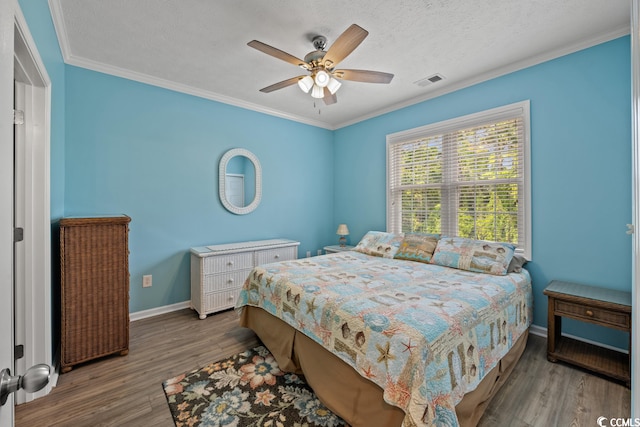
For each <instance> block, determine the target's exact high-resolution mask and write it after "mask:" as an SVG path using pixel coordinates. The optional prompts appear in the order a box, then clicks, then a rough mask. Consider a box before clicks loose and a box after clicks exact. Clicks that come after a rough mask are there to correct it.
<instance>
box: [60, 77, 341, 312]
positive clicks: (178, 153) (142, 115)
mask: <svg viewBox="0 0 640 427" xmlns="http://www.w3.org/2000/svg"><path fill="white" fill-rule="evenodd" d="M66 95H67V98H66V99H67V102H66V108H67V125H66V129H67V133H66V137H67V142H66V152H65V154H66V155H65V158H66V161H65V171H66V175H65V181H66V190H65V215H89V214H91V215H93V214H112V213H125V214H127V215H129V216H130V217H131V218H132V221H131V224H130V237H129V247H130V251H131V254H130V256H129V263H130V271H131V300H130V310H131V311H132V312H136V311H140V310H145V309H150V308H154V307H161V306H164V305H169V304H173V303H178V302H182V301H188V300H189V299H190V288H189V265H190V264H189V249H190V248H191V247H193V246H202V245H207V244H214V243H227V242H235V241H243V240H256V239H268V238H275V237H284V238H289V239H294V240H299V241H300V242H301V244H300V248H299V256H305V255H306V252H307V251H311V252H312V253H313V254H315V253H316V251H317V250H318V249H320V248H321V247H322V246H324V245H326V244H329V243H331V242H333V241H334V240H335V236H334V234H333V228H334V224H333V220H332V212H333V191H332V190H333V183H332V181H331V179H330V177H331V176H332V174H333V145H332V140H333V139H332V138H333V135H332V132H331V131H328V130H325V129H320V128H316V127H312V126H308V125H303V124H299V123H294V122H291V121H288V120H284V119H279V118H275V117H272V116H268V115H264V114H260V113H255V112H252V111H248V110H244V109H241V108H236V107H232V106H229V105H225V104H221V103H218V102H212V101H209V100H205V99H201V98H196V97H193V96H189V95H184V94H181V93H176V92H172V91H169V90H164V89H159V88H157V87H153V86H149V85H145V84H141V83H136V82H133V81H129V80H125V79H121V78H118V77H113V76H108V75H105V74H101V73H96V72H93V71H87V70H85V69H81V68H77V67H73V66H67V69H66ZM231 148H245V149H247V150H249V151H251V152H253V153H254V154H255V155H256V156H257V157H258V159H259V160H260V164H261V166H262V171H263V186H262V191H263V194H262V202H261V203H260V205H259V206H258V209H257V210H256V211H254V212H252V213H250V214H248V215H241V216H238V215H234V214H232V213H230V212H228V211H227V210H225V209H224V207H223V206H222V204H221V202H220V199H219V197H218V164H219V162H220V158H221V157H222V155H223V154H224V153H225V152H226V151H227V150H229V149H231ZM144 274H152V275H153V286H152V287H151V288H144V289H143V288H142V275H144Z"/></svg>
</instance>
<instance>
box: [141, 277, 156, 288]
mask: <svg viewBox="0 0 640 427" xmlns="http://www.w3.org/2000/svg"><path fill="white" fill-rule="evenodd" d="M152 283H153V276H152V275H151V274H146V275H144V276H142V287H143V288H150V287H151V285H152Z"/></svg>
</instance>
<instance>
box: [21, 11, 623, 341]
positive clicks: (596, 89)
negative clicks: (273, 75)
mask: <svg viewBox="0 0 640 427" xmlns="http://www.w3.org/2000/svg"><path fill="white" fill-rule="evenodd" d="M20 4H21V7H22V8H23V12H24V14H25V17H26V19H27V22H28V23H29V27H30V30H31V32H32V34H33V36H34V39H35V40H36V44H37V45H38V49H39V51H40V55H41V56H42V57H43V60H44V62H45V65H46V67H47V71H48V72H49V75H50V77H51V78H52V81H53V98H52V106H53V117H52V142H51V199H52V200H51V208H52V221H55V220H57V219H58V218H59V217H61V216H66V215H84V214H100V213H126V214H128V215H130V216H131V217H132V223H131V235H130V249H131V255H130V268H131V304H130V307H131V311H132V312H136V311H141V310H145V309H149V308H154V307H161V306H164V305H168V304H173V303H177V302H182V301H186V300H188V299H189V297H190V295H189V261H188V250H189V248H190V247H192V246H197V245H204V244H211V243H224V242H231V241H238V240H245V239H261V238H271V237H288V238H291V239H296V240H300V241H301V243H302V244H301V247H300V251H299V254H300V256H304V255H305V254H306V252H307V251H311V252H312V253H314V254H315V252H316V250H317V249H319V248H321V247H322V246H324V245H326V244H333V243H335V241H336V236H335V229H336V227H337V225H338V223H347V224H348V226H349V229H350V231H351V235H350V236H349V238H350V240H351V242H352V243H355V242H357V241H358V240H359V239H360V238H361V237H362V236H363V235H364V233H365V232H366V231H368V230H371V229H378V230H384V229H385V228H386V196H385V186H386V175H385V173H386V171H385V169H386V166H385V137H386V135H387V134H390V133H394V132H398V131H401V130H406V129H410V128H414V127H417V126H422V125H425V124H429V123H434V122H438V121H441V120H446V119H449V118H452V117H458V116H462V115H465V114H470V113H475V112H478V111H482V110H485V109H489V108H493V107H497V106H501V105H506V104H509V103H513V102H517V101H521V100H525V99H529V100H531V127H532V128H531V150H532V212H533V226H532V227H533V236H532V241H533V260H532V262H530V263H529V264H528V269H529V271H530V272H531V274H532V277H533V284H534V297H535V301H536V306H535V311H534V323H535V324H537V325H539V326H545V325H546V297H544V295H543V294H542V291H543V289H544V287H545V286H546V284H547V283H548V282H549V281H550V280H552V279H563V280H573V281H577V282H582V283H587V284H597V285H601V286H605V287H609V288H612V289H623V290H630V288H631V238H630V236H628V235H627V234H625V231H626V227H625V224H627V223H629V222H631V160H630V157H631V131H630V129H631V109H630V59H629V56H630V55H629V54H630V46H629V38H628V37H622V38H620V39H617V40H613V41H611V42H608V43H604V44H601V45H598V46H595V47H593V48H589V49H585V50H583V51H580V52H576V53H574V54H571V55H567V56H564V57H562V58H558V59H556V60H553V61H549V62H546V63H543V64H540V65H537V66H534V67H530V68H527V69H524V70H521V71H518V72H515V73H511V74H508V75H505V76H502V77H500V78H496V79H493V80H490V81H487V82H484V83H481V84H477V85H474V86H472V87H469V88H466V89H463V90H459V91H456V92H454V93H451V94H447V95H444V96H440V97H438V98H435V99H432V100H429V101H425V102H422V103H419V104H416V105H413V106H410V107H406V108H403V109H401V110H398V111H394V112H392V113H388V114H385V115H382V116H379V117H376V118H373V119H370V120H367V121H364V122H361V123H358V124H355V125H352V126H349V127H345V128H342V129H339V130H337V131H334V132H331V131H327V130H323V129H318V128H314V127H311V126H307V125H302V124H299V123H295V122H291V121H287V120H283V119H279V118H275V117H272V116H268V115H264V114H260V113H256V112H252V111H247V110H243V109H240V108H236V107H232V106H229V105H224V104H220V103H217V102H213V101H208V100H204V99H200V98H195V97H192V96H188V95H184V94H179V93H175V92H171V91H168V90H164V89H160V88H156V87H151V86H148V85H144V84H140V83H135V82H132V81H128V80H125V79H120V78H116V77H112V76H107V75H104V74H100V73H96V72H92V71H87V70H84V69H80V68H76V67H73V66H65V65H64V64H63V63H62V59H61V55H60V50H59V47H58V45H57V39H56V35H55V32H54V30H53V26H52V24H51V17H50V12H49V8H48V4H47V1H46V0H28V1H27V0H20ZM235 147H242V148H246V149H248V150H250V151H252V152H254V153H255V154H256V155H257V156H258V158H259V159H260V162H261V164H262V167H263V173H264V183H263V192H264V195H263V201H262V203H261V205H260V206H259V207H258V209H257V210H256V211H255V212H254V213H251V214H249V215H246V216H236V215H233V214H231V213H229V212H227V211H226V210H224V208H223V207H222V205H221V203H220V201H219V200H218V195H217V184H218V179H217V165H218V162H219V160H220V157H221V156H222V154H223V153H224V152H225V151H226V150H228V149H230V148H235ZM143 274H153V275H154V281H153V287H151V288H145V289H143V288H142V286H141V276H142V275H143ZM567 326H568V327H567V330H568V332H570V333H573V334H576V335H582V336H585V337H589V338H591V339H596V340H599V341H601V342H604V343H610V344H613V345H616V346H620V347H624V346H625V345H626V337H624V336H622V334H621V335H617V336H616V335H613V334H611V333H610V332H609V331H608V330H595V331H594V330H593V328H592V327H585V326H584V325H582V324H579V323H574V324H571V323H568V324H567Z"/></svg>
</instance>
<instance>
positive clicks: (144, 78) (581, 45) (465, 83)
mask: <svg viewBox="0 0 640 427" xmlns="http://www.w3.org/2000/svg"><path fill="white" fill-rule="evenodd" d="M49 8H50V9H51V17H52V19H53V25H54V27H55V30H56V34H57V36H58V43H59V44H60V50H61V52H62V57H63V58H64V62H65V63H66V64H69V65H75V66H77V67H81V68H86V69H88V70H93V71H98V72H101V73H105V74H110V75H114V76H118V77H122V78H125V79H129V80H133V81H137V82H141V83H146V84H150V85H153V86H158V87H162V88H165V89H169V90H173V91H176V92H181V93H186V94H188V95H193V96H197V97H200V98H205V99H209V100H212V101H218V102H222V103H224V104H229V105H233V106H236V107H240V108H245V109H247V110H252V111H257V112H259V113H264V114H268V115H271V116H276V117H280V118H283V119H287V120H292V121H294V122H299V123H304V124H307V125H311V126H316V127H319V128H324V129H329V130H337V129H340V128H343V127H346V126H350V125H352V124H355V123H358V122H361V121H364V120H368V119H371V118H373V117H377V116H380V115H382V114H386V113H389V112H392V111H395V110H399V109H401V108H404V107H408V106H410V105H414V104H418V103H420V102H423V101H427V100H429V99H432V98H436V97H438V96H441V95H444V94H447V93H451V92H455V91H457V90H460V89H463V88H465V87H469V86H473V85H475V84H478V83H481V82H484V81H487V80H491V79H494V78H496V77H499V76H502V75H505V74H509V73H512V72H514V71H518V70H522V69H524V68H527V67H531V66H533V65H537V64H540V63H543V62H546V61H549V60H552V59H555V58H559V57H561V56H564V55H568V54H570V53H574V52H577V51H580V50H583V49H587V48H589V47H592V46H595V45H598V44H601V43H605V42H608V41H611V40H614V39H616V38H618V37H622V36H624V35H627V34H629V26H628V25H627V26H624V27H622V28H618V29H616V30H613V31H610V32H607V33H604V34H600V35H597V36H594V37H591V38H588V39H585V40H581V41H579V42H577V43H575V44H572V45H569V46H565V47H562V48H559V49H556V50H552V51H549V52H545V53H542V54H540V55H536V56H532V57H529V58H526V59H523V60H521V61H517V62H514V63H511V64H508V65H506V66H504V67H499V68H496V69H493V70H490V71H487V72H485V73H482V74H479V75H477V76H474V77H471V78H469V79H465V80H462V81H460V82H458V83H454V84H452V85H450V86H446V87H443V88H442V89H440V90H435V91H432V92H429V93H427V94H424V95H420V96H418V97H415V98H412V99H409V100H407V101H403V102H400V103H397V104H394V105H391V106H389V107H385V108H382V109H379V110H376V111H373V112H371V113H367V114H365V115H362V116H360V117H356V118H354V119H351V120H348V121H346V122H342V123H339V124H337V125H331V124H328V123H324V122H321V121H317V120H312V119H309V118H306V117H301V116H298V115H295V114H291V113H286V112H283V111H279V110H275V109H272V108H268V107H265V106H262V105H257V104H254V103H251V102H247V101H243V100H240V99H237V98H233V97H230V96H226V95H221V94H218V93H215V92H211V91H206V90H203V89H198V88H195V87H192V86H187V85H183V84H180V83H176V82H172V81H169V80H165V79H161V78H158V77H154V76H150V75H148V74H143V73H138V72H135V71H131V70H127V69H124V68H120V67H114V66H111V65H108V64H104V63H101V62H97V61H91V60H88V59H85V58H79V57H75V56H73V54H72V53H71V47H70V45H69V40H68V39H67V31H66V29H65V27H64V19H63V18H62V15H63V14H62V8H61V6H60V0H49Z"/></svg>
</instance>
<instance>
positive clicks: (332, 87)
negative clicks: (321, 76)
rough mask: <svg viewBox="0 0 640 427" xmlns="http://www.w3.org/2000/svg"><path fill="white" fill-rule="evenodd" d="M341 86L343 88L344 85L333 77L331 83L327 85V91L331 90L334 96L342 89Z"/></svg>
mask: <svg viewBox="0 0 640 427" xmlns="http://www.w3.org/2000/svg"><path fill="white" fill-rule="evenodd" d="M340 86H342V83H340V82H339V81H338V80H336V79H334V78H333V77H331V78H330V79H329V83H328V84H327V89H329V92H331V95H334V94H335V93H336V92H337V91H338V89H340Z"/></svg>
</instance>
